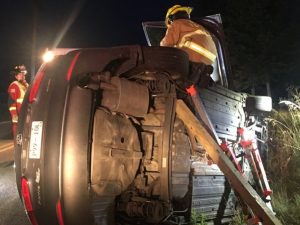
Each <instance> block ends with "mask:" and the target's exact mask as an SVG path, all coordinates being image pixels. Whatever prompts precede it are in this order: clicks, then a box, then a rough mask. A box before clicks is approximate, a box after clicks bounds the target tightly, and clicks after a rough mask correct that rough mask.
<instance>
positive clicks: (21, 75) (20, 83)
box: [7, 65, 28, 137]
mask: <svg viewBox="0 0 300 225" xmlns="http://www.w3.org/2000/svg"><path fill="white" fill-rule="evenodd" d="M26 74H27V71H26V68H25V66H24V65H20V66H16V67H15V68H14V70H13V71H11V75H12V76H13V77H14V79H15V81H13V82H12V83H11V84H10V85H9V87H8V90H7V92H8V94H9V96H8V105H9V112H10V115H11V119H12V124H13V135H14V137H15V135H16V131H17V123H18V115H19V113H20V109H21V105H22V102H23V98H24V95H25V92H26V90H27V88H28V83H27V81H26V79H25V75H26Z"/></svg>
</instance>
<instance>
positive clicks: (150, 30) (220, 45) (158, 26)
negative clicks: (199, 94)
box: [142, 14, 232, 88]
mask: <svg viewBox="0 0 300 225" xmlns="http://www.w3.org/2000/svg"><path fill="white" fill-rule="evenodd" d="M192 20H193V21H194V22H196V23H198V24H200V25H202V26H204V27H205V28H206V29H207V30H208V31H209V32H210V33H211V34H212V36H213V39H214V41H215V44H216V48H217V51H218V54H217V59H216V61H215V63H214V65H213V67H214V72H213V74H212V75H211V77H212V79H213V80H214V81H215V82H216V83H217V84H219V85H221V86H223V87H226V88H228V87H231V86H232V85H231V82H230V77H231V67H230V63H229V58H228V53H227V47H226V44H225V38H224V32H223V25H222V19H221V15H220V14H216V15H211V16H206V17H204V18H195V19H194V18H193V19H192ZM142 26H143V30H144V33H145V36H146V40H147V43H148V45H149V46H159V44H160V41H161V39H162V38H163V37H164V35H165V32H166V26H165V23H164V21H148V22H143V23H142Z"/></svg>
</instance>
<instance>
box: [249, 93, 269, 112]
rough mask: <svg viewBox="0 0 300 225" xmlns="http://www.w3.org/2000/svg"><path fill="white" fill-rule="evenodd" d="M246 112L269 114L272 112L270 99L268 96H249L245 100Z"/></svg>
mask: <svg viewBox="0 0 300 225" xmlns="http://www.w3.org/2000/svg"><path fill="white" fill-rule="evenodd" d="M246 109H247V111H261V112H270V111H271V110H272V98H271V97H269V96H249V97H247V99H246Z"/></svg>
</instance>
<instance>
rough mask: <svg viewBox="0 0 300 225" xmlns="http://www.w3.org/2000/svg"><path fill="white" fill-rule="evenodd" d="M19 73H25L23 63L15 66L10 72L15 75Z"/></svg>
mask: <svg viewBox="0 0 300 225" xmlns="http://www.w3.org/2000/svg"><path fill="white" fill-rule="evenodd" d="M19 73H23V74H24V75H25V74H27V70H26V67H25V66H24V65H18V66H15V67H14V69H13V71H12V72H11V74H14V75H17V74H19Z"/></svg>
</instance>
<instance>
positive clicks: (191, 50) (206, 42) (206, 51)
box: [160, 19, 217, 65]
mask: <svg viewBox="0 0 300 225" xmlns="http://www.w3.org/2000/svg"><path fill="white" fill-rule="evenodd" d="M160 45H161V46H168V47H177V48H180V49H183V50H184V51H186V52H187V54H188V55H189V59H190V61H193V62H202V63H205V64H206V65H211V64H212V63H213V62H214V61H215V58H216V54H217V50H216V46H215V43H214V41H213V39H212V37H211V35H210V33H209V32H208V31H206V29H205V28H204V27H202V26H201V25H199V24H197V23H195V22H193V21H191V20H188V19H178V20H175V21H174V22H172V24H171V25H170V26H169V27H168V30H167V32H166V35H165V37H164V38H163V39H162V41H161V42H160Z"/></svg>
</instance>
